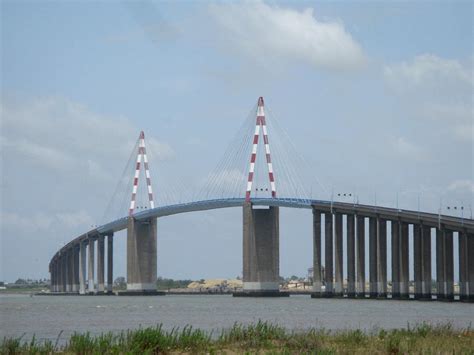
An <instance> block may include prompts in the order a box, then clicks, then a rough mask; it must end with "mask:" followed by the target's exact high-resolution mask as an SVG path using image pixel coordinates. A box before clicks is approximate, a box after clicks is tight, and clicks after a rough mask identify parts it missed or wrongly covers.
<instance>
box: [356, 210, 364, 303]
mask: <svg viewBox="0 0 474 355" xmlns="http://www.w3.org/2000/svg"><path fill="white" fill-rule="evenodd" d="M356 220H357V249H356V259H357V261H356V262H357V294H356V297H359V298H365V217H364V216H356Z"/></svg>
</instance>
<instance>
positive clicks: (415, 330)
mask: <svg viewBox="0 0 474 355" xmlns="http://www.w3.org/2000/svg"><path fill="white" fill-rule="evenodd" d="M473 349H474V331H473V330H471V329H463V330H456V329H453V328H452V326H451V325H449V324H448V325H439V326H431V325H427V324H421V325H418V326H415V327H412V328H410V327H408V328H407V329H398V330H379V331H372V332H369V333H366V332H363V331H361V330H351V331H340V332H332V331H328V330H324V329H320V330H316V329H311V330H308V331H304V332H288V331H286V330H285V329H284V328H283V327H280V326H277V325H273V324H270V323H267V322H261V321H259V322H258V323H256V324H253V325H240V324H235V325H234V326H233V327H232V328H230V329H227V330H223V331H221V332H220V333H219V334H212V333H208V332H204V331H202V330H199V329H193V328H192V327H190V326H187V327H185V328H183V329H178V328H175V329H172V330H169V331H167V330H164V329H163V327H162V326H161V325H159V326H156V327H150V328H139V329H137V330H129V331H126V332H121V333H119V334H113V333H104V334H101V335H97V336H93V335H91V334H89V333H85V334H77V333H76V334H73V335H72V336H71V338H70V339H69V341H68V342H67V343H66V344H65V345H63V346H58V345H57V344H53V343H52V342H50V341H45V342H41V343H40V342H38V341H37V340H35V339H33V340H31V341H30V342H26V341H24V342H22V340H21V338H5V339H3V341H2V343H1V344H0V353H2V354H29V353H32V354H33V353H34V354H51V353H66V354H71V353H78V354H103V353H108V354H119V353H134V354H142V353H149V354H153V353H190V352H195V353H204V352H206V353H244V352H271V353H286V354H290V353H308V352H311V353H325V354H326V353H327V354H329V353H360V354H365V353H386V354H397V353H414V352H416V353H430V354H431V353H436V354H439V353H456V354H468V353H469V354H472V353H473Z"/></svg>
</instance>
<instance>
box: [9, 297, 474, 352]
mask: <svg viewBox="0 0 474 355" xmlns="http://www.w3.org/2000/svg"><path fill="white" fill-rule="evenodd" d="M259 319H261V320H267V321H271V322H273V323H276V324H280V325H282V326H284V327H286V328H287V329H290V330H303V329H307V328H311V327H315V328H322V327H324V328H326V329H334V330H340V329H354V328H358V329H364V330H368V331H370V330H373V329H378V328H400V327H406V326H407V325H408V324H411V325H413V324H416V323H420V322H423V321H425V322H429V323H432V324H437V323H446V322H450V323H451V324H452V325H453V326H455V327H459V328H461V327H468V326H469V325H470V324H471V322H472V321H473V320H474V305H473V304H466V303H458V302H456V303H443V302H417V301H387V300H386V301H384V300H348V299H311V298H310V297H309V296H305V295H294V296H291V297H289V298H233V297H232V296H229V295H199V296H195V295H167V296H144V297H126V296H120V297H119V296H35V297H30V296H28V295H0V337H1V338H3V337H4V336H21V335H23V337H24V339H25V340H26V339H30V338H31V337H32V336H33V335H34V334H35V335H36V338H37V339H51V340H53V341H56V339H57V338H58V335H59V334H60V333H61V332H62V334H61V336H60V339H59V342H60V343H63V342H64V341H65V340H66V339H67V338H68V337H69V335H71V334H72V333H74V332H75V331H77V332H86V331H89V332H91V333H102V332H106V331H113V332H118V331H121V330H126V329H133V328H137V327H139V326H153V325H156V324H159V323H162V324H163V326H164V327H165V328H173V327H176V326H178V327H183V326H185V325H187V324H190V325H192V326H193V327H199V328H201V329H205V330H215V329H222V328H228V327H231V326H232V324H234V323H235V322H238V323H250V322H256V321H258V320H259Z"/></svg>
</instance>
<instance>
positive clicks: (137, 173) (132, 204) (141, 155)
mask: <svg viewBox="0 0 474 355" xmlns="http://www.w3.org/2000/svg"><path fill="white" fill-rule="evenodd" d="M138 140H139V142H138V153H137V165H136V167H135V177H134V179H133V189H132V199H131V201H130V209H129V211H128V214H129V215H130V216H131V215H133V211H134V210H135V199H136V197H137V190H138V179H139V177H140V166H141V162H142V158H143V165H144V167H145V175H146V184H147V188H148V200H149V202H150V208H155V202H154V201H153V191H152V189H151V177H150V170H149V168H148V158H147V156H146V148H145V133H144V132H143V131H141V132H140V136H139V137H138Z"/></svg>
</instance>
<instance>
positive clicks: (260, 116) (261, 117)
mask: <svg viewBox="0 0 474 355" xmlns="http://www.w3.org/2000/svg"><path fill="white" fill-rule="evenodd" d="M260 127H261V130H262V131H263V143H264V144H265V156H266V158H267V167H268V177H269V179H270V187H271V190H272V197H276V187H275V177H274V176H273V165H272V159H271V156H270V144H269V143H268V134H267V125H266V123H265V109H264V103H263V97H259V98H258V105H257V123H256V125H255V134H254V136H253V146H252V154H251V155H250V168H249V176H248V179H247V192H246V193H245V201H250V193H251V191H252V182H253V177H254V172H255V161H256V160H257V148H258V137H259V136H260Z"/></svg>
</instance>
